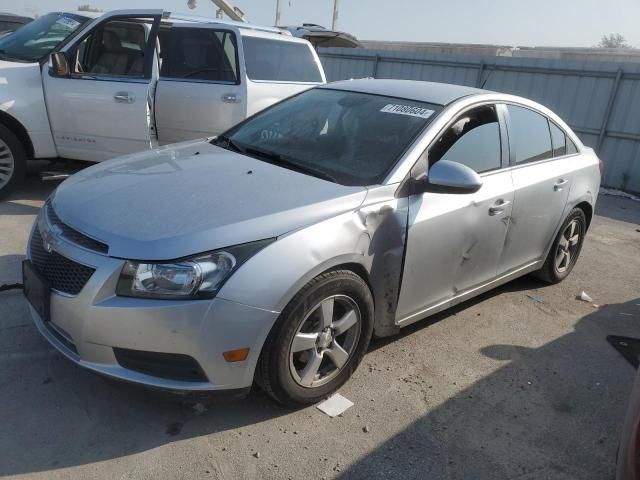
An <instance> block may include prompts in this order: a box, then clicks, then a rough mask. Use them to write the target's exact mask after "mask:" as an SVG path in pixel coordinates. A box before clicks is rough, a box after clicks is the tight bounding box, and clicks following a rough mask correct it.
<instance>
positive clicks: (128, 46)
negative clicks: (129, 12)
mask: <svg viewBox="0 0 640 480" xmlns="http://www.w3.org/2000/svg"><path fill="white" fill-rule="evenodd" d="M146 44H147V39H146V32H145V29H144V26H143V25H142V24H140V23H135V22H130V21H123V20H113V21H109V22H106V23H104V24H102V25H100V26H99V27H98V28H96V29H95V30H94V31H93V32H91V33H90V34H89V35H88V36H87V37H86V38H85V39H84V40H82V42H80V44H79V45H78V49H77V52H76V61H75V64H74V66H73V71H74V73H93V74H97V75H116V76H126V77H142V76H144V63H145V62H144V61H145V58H144V55H145V49H146Z"/></svg>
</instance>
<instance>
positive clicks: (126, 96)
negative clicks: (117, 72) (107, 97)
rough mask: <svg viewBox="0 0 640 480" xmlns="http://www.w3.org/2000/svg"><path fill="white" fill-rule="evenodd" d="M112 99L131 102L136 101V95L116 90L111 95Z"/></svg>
mask: <svg viewBox="0 0 640 480" xmlns="http://www.w3.org/2000/svg"><path fill="white" fill-rule="evenodd" d="M113 99H114V100H115V101H116V102H118V103H133V102H135V101H136V97H134V96H133V95H129V92H118V93H116V94H115V95H114V96H113Z"/></svg>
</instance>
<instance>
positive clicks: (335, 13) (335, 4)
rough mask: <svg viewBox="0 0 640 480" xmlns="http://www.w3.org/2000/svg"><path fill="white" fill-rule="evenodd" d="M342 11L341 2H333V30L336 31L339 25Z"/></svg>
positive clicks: (336, 0)
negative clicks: (339, 15) (339, 12)
mask: <svg viewBox="0 0 640 480" xmlns="http://www.w3.org/2000/svg"><path fill="white" fill-rule="evenodd" d="M339 10H340V0H333V22H332V23H331V30H333V31H335V29H336V26H337V25H338V11H339Z"/></svg>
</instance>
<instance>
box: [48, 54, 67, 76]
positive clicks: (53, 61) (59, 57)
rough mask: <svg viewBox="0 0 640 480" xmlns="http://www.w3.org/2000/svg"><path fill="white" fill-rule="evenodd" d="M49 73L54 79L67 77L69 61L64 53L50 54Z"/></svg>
mask: <svg viewBox="0 0 640 480" xmlns="http://www.w3.org/2000/svg"><path fill="white" fill-rule="evenodd" d="M49 72H51V73H52V74H53V75H54V76H56V77H68V76H69V73H70V70H69V61H68V60H67V56H66V55H65V54H64V53H62V52H55V53H52V54H51V56H50V57H49Z"/></svg>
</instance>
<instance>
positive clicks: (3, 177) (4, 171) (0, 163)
mask: <svg viewBox="0 0 640 480" xmlns="http://www.w3.org/2000/svg"><path fill="white" fill-rule="evenodd" d="M14 169H15V161H14V158H13V153H12V152H11V149H10V148H9V145H7V144H6V143H5V142H4V141H3V140H1V139H0V190H1V189H2V188H3V187H4V186H5V185H6V184H7V183H9V181H10V180H11V177H12V176H13V171H14Z"/></svg>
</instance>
